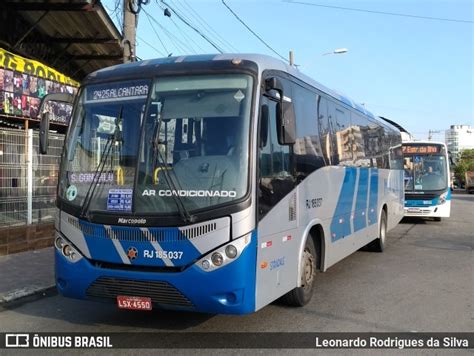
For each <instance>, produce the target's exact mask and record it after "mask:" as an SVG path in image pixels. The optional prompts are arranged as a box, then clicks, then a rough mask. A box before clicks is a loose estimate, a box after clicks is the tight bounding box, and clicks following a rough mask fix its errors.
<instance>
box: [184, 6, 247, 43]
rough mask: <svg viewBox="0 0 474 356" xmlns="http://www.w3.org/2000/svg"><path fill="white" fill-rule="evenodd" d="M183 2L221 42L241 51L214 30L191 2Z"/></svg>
mask: <svg viewBox="0 0 474 356" xmlns="http://www.w3.org/2000/svg"><path fill="white" fill-rule="evenodd" d="M183 4H184V5H185V6H186V7H187V8H188V9H189V10H190V12H191V15H192V14H195V15H196V16H195V18H196V19H197V21H198V22H200V23H201V24H202V25H204V27H207V28H208V29H209V30H210V31H211V32H212V33H214V34H215V35H216V38H218V39H219V40H220V42H221V44H224V45H227V46H228V47H229V48H230V49H231V50H233V51H235V52H239V50H238V49H237V48H235V47H234V46H233V45H232V44H231V43H230V42H229V41H227V40H226V39H225V38H224V37H222V36H221V35H220V34H219V32H217V31H216V30H214V28H213V27H212V26H211V25H210V24H209V23H208V22H207V21H206V20H205V19H204V18H203V17H202V16H201V15H199V13H198V12H197V11H196V10H195V9H194V8H193V7H192V6H191V4H189V3H188V2H187V1H186V0H184V1H183Z"/></svg>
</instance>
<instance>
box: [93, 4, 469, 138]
mask: <svg viewBox="0 0 474 356" xmlns="http://www.w3.org/2000/svg"><path fill="white" fill-rule="evenodd" d="M116 2H117V3H119V4H121V3H122V0H103V1H102V3H103V4H104V5H105V7H106V9H107V10H108V12H109V14H110V15H111V17H112V19H113V20H114V21H115V22H116V25H117V27H119V28H121V12H120V9H117V10H115V3H116ZM164 2H165V3H166V4H167V5H166V4H164V3H163V2H162V1H161V0H150V1H149V4H148V5H143V6H142V10H141V12H140V14H139V16H138V25H137V56H138V57H139V58H141V59H150V58H158V57H163V56H166V55H168V54H170V53H172V55H173V56H176V55H186V54H195V53H218V51H217V49H216V48H214V47H213V46H212V45H211V44H210V43H209V42H207V41H206V40H205V39H204V38H202V37H201V36H200V35H199V34H197V33H196V32H195V30H193V29H192V28H191V27H189V26H188V25H186V24H185V23H184V22H183V21H181V20H180V18H179V17H178V15H180V16H181V17H182V18H184V19H185V20H186V21H187V22H188V23H189V24H191V25H192V26H193V27H195V28H196V29H198V30H199V31H200V32H201V33H203V34H204V35H205V36H206V37H207V38H208V39H209V40H211V41H212V42H213V43H214V44H216V45H217V47H219V48H220V49H222V50H223V51H224V52H240V53H261V54H267V55H272V56H274V57H277V58H278V57H279V56H281V57H284V58H288V53H289V51H290V50H292V51H293V52H294V58H295V63H296V64H297V65H299V66H298V69H299V70H300V71H302V72H303V73H305V74H306V75H308V76H310V77H312V78H313V79H315V80H317V81H319V82H320V83H322V84H324V85H326V86H327V87H330V88H332V89H335V90H337V91H339V92H341V93H344V94H345V95H347V96H349V97H350V98H351V99H352V100H354V101H355V102H358V103H363V104H364V105H365V107H366V108H367V109H369V110H370V111H372V112H373V113H374V114H376V115H380V116H384V117H387V118H390V119H392V120H394V121H396V122H397V123H399V124H400V125H402V126H403V127H405V128H406V129H407V130H408V131H409V132H411V133H412V134H413V135H414V136H415V138H417V139H426V138H427V137H428V134H429V131H430V130H431V131H434V133H432V138H433V140H440V141H444V132H445V130H446V129H448V128H449V126H450V125H454V124H466V125H471V126H473V127H474V64H473V62H474V40H473V39H474V0H365V1H359V0H253V1H250V0H225V3H226V4H227V5H228V6H229V7H230V8H231V9H232V10H233V11H234V12H235V13H236V14H237V15H238V16H239V17H240V18H241V19H242V20H243V21H244V22H245V23H246V24H247V25H248V27H250V29H251V30H252V31H254V32H255V33H256V34H257V35H258V36H259V37H260V38H261V39H262V40H263V41H264V42H265V43H267V44H268V46H269V47H271V48H268V47H267V46H266V45H265V44H264V43H262V42H261V41H260V40H259V39H258V38H257V37H256V36H255V35H253V34H252V33H251V32H250V31H249V30H248V29H247V28H246V27H244V25H243V24H242V23H241V22H239V21H238V20H237V19H236V18H235V17H234V15H233V14H232V13H231V12H230V11H229V10H228V9H227V8H226V7H225V6H224V4H223V3H222V1H221V0H165V1H164ZM316 5H318V6H316ZM327 6H330V7H327ZM167 7H170V9H169V10H170V12H171V17H166V16H164V11H163V9H164V8H167ZM334 7H338V8H334ZM342 8H351V9H358V10H364V11H353V10H346V9H342ZM114 10H115V11H114ZM380 12H384V13H392V14H404V15H409V16H396V15H388V14H381V13H380ZM420 17H431V18H437V19H426V18H420ZM443 19H444V20H443ZM447 20H456V21H447ZM338 48H347V49H348V52H347V53H345V54H329V55H328V54H326V55H324V54H325V53H330V52H332V51H333V50H335V49H338ZM275 52H276V54H275Z"/></svg>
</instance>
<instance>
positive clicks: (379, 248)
mask: <svg viewBox="0 0 474 356" xmlns="http://www.w3.org/2000/svg"><path fill="white" fill-rule="evenodd" d="M386 239H387V212H386V211H385V210H382V214H381V216H380V230H379V237H378V238H376V239H375V240H374V241H372V242H371V243H369V245H368V247H369V250H370V251H374V252H383V250H384V248H385V242H386Z"/></svg>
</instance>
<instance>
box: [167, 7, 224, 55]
mask: <svg viewBox="0 0 474 356" xmlns="http://www.w3.org/2000/svg"><path fill="white" fill-rule="evenodd" d="M169 1H171V2H172V3H173V6H174V11H175V12H176V13H178V14H179V15H181V16H182V17H183V18H184V19H186V21H188V22H190V23H193V24H194V26H195V27H196V28H198V29H199V30H200V31H201V32H202V33H203V34H206V36H207V37H208V38H209V39H210V40H212V41H213V42H214V43H215V44H216V45H217V46H219V47H220V48H221V49H222V50H223V51H224V52H226V48H225V44H224V45H222V44H223V43H222V41H219V39H218V38H215V37H214V36H213V35H212V34H211V33H210V32H209V31H208V30H207V29H206V28H203V27H202V24H198V23H196V19H197V18H196V17H195V16H194V15H192V14H189V13H188V11H187V10H186V9H185V8H184V6H183V4H182V2H181V1H182V0H179V1H174V0H169ZM197 20H198V22H199V19H197Z"/></svg>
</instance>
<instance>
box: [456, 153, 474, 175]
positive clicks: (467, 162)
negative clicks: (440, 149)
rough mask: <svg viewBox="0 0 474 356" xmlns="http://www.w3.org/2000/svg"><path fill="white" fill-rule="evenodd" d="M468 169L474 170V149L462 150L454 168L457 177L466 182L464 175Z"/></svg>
mask: <svg viewBox="0 0 474 356" xmlns="http://www.w3.org/2000/svg"><path fill="white" fill-rule="evenodd" d="M468 171H474V149H469V150H462V151H461V153H460V158H459V161H458V163H457V164H456V167H455V168H454V172H455V174H456V178H457V180H458V181H460V182H464V175H465V173H466V172H468Z"/></svg>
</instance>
